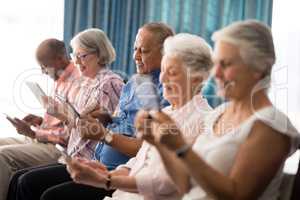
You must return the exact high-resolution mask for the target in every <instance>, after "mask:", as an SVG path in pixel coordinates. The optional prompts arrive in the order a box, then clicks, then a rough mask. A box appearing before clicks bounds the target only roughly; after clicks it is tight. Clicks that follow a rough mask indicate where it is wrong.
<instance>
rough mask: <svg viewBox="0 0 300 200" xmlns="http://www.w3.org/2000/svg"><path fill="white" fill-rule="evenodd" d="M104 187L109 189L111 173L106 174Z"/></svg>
mask: <svg viewBox="0 0 300 200" xmlns="http://www.w3.org/2000/svg"><path fill="white" fill-rule="evenodd" d="M105 187H106V190H110V187H111V175H110V174H108V175H107V181H106V183H105Z"/></svg>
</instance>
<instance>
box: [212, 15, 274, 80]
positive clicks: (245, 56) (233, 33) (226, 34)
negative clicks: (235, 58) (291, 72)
mask: <svg viewBox="0 0 300 200" xmlns="http://www.w3.org/2000/svg"><path fill="white" fill-rule="evenodd" d="M212 40H213V41H214V42H217V41H224V42H227V43H229V44H232V45H234V46H236V47H237V48H239V52H240V56H241V58H242V60H243V62H244V63H245V64H246V65H247V66H249V67H252V68H253V69H254V70H256V71H259V72H262V73H264V75H265V76H267V75H268V76H269V75H270V73H271V70H272V66H273V64H274V63H275V59H276V56H275V50H274V44H273V38H272V33H271V30H270V28H269V27H268V26H267V25H265V24H263V23H262V22H259V21H256V20H246V21H240V22H235V23H232V24H231V25H229V26H227V27H225V28H223V29H221V30H219V31H216V32H215V33H214V34H213V36H212Z"/></svg>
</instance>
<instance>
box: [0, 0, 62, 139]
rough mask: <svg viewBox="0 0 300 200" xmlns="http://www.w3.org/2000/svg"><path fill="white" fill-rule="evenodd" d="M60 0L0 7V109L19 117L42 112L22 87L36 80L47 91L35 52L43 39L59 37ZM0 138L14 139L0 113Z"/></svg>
mask: <svg viewBox="0 0 300 200" xmlns="http://www.w3.org/2000/svg"><path fill="white" fill-rule="evenodd" d="M63 9H64V1H61V0H43V1H39V0H26V1H20V0H9V1H5V2H2V3H1V6H0V27H1V37H0V44H1V48H0V55H1V70H2V71H1V78H0V91H1V93H0V110H1V112H3V113H7V114H9V115H11V116H13V117H20V118H22V117H23V116H25V115H26V114H27V113H35V114H42V113H43V112H44V111H43V109H42V108H41V106H40V105H39V103H38V101H37V100H36V99H35V98H34V96H33V94H31V92H30V91H29V89H28V88H27V87H26V85H25V84H24V81H25V80H31V81H38V82H39V83H40V84H41V86H42V87H43V88H44V89H45V90H46V89H47V91H50V90H51V89H50V88H51V87H52V83H53V82H51V80H50V79H46V77H45V76H44V75H42V74H41V72H40V68H39V66H38V65H37V63H36V60H35V49H36V47H37V45H38V44H39V43H40V42H41V41H42V40H44V39H46V38H49V37H54V38H57V39H62V38H63ZM0 120H1V126H0V132H1V134H0V137H6V136H15V135H16V131H15V129H14V128H13V127H12V126H11V125H10V123H9V122H8V121H6V120H5V117H4V115H2V113H1V117H0Z"/></svg>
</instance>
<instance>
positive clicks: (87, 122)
mask: <svg viewBox="0 0 300 200" xmlns="http://www.w3.org/2000/svg"><path fill="white" fill-rule="evenodd" d="M77 128H78V129H79V132H80V136H81V137H82V138H84V139H91V140H97V141H99V140H102V139H103V137H104V135H105V134H106V129H105V127H104V126H103V125H102V123H100V122H98V120H97V119H95V118H93V117H90V116H84V117H82V118H81V119H79V121H78V124H77Z"/></svg>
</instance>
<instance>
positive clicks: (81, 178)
mask: <svg viewBox="0 0 300 200" xmlns="http://www.w3.org/2000/svg"><path fill="white" fill-rule="evenodd" d="M67 170H68V172H69V174H70V175H71V177H72V179H73V180H74V182H76V183H79V184H85V185H90V186H94V187H98V188H105V185H106V181H107V180H108V174H109V172H108V170H107V169H106V167H105V166H104V165H103V164H101V163H100V162H98V161H90V160H85V159H80V158H73V159H71V160H70V161H68V162H67Z"/></svg>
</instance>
